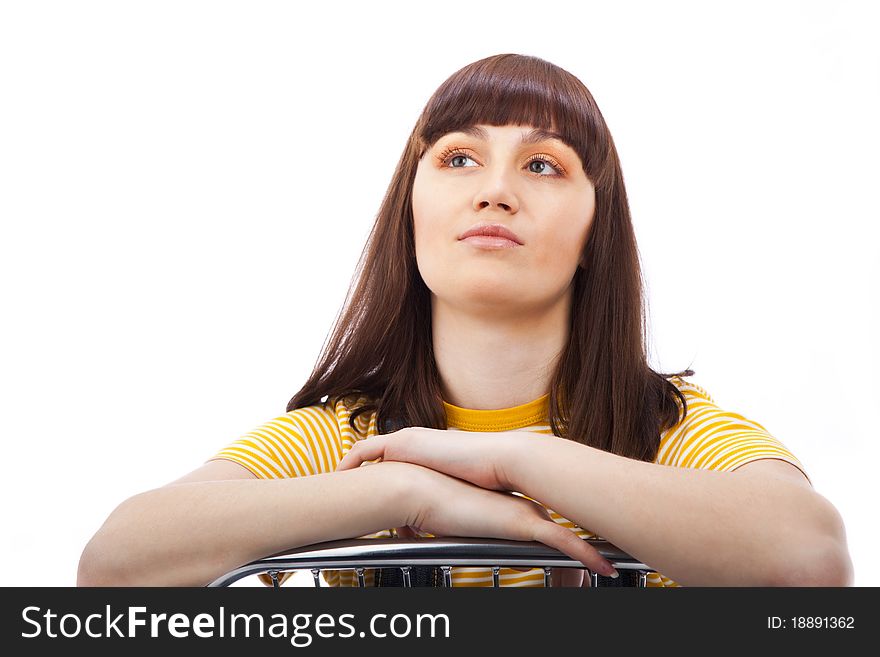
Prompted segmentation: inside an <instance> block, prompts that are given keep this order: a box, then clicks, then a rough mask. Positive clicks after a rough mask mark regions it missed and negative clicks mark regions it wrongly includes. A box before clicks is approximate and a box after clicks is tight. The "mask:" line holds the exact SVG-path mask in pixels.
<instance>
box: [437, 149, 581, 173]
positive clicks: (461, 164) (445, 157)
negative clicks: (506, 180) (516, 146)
mask: <svg viewBox="0 0 880 657" xmlns="http://www.w3.org/2000/svg"><path fill="white" fill-rule="evenodd" d="M438 159H439V160H440V163H441V164H442V165H443V166H449V167H451V168H453V169H465V168H467V167H468V166H475V165H476V162H475V161H474V159H473V158H472V157H471V156H470V155H466V154H465V153H463V152H461V151H460V150H457V149H448V150H446V151H444V152H443V153H442V154H441V155H440V157H439V158H438ZM468 160H470V161H471V162H473V163H474V164H471V165H468V164H466V162H467V161H468ZM536 163H538V164H537V165H536ZM526 167H527V168H528V170H529V171H530V172H531V173H534V174H537V175H538V176H539V177H546V178H550V177H557V176H562V175H563V174H564V170H563V169H562V167H561V166H560V165H558V164H556V163H555V162H553V161H551V160H550V159H549V158H547V157H545V156H543V155H536V156H534V157H533V158H532V159H530V160H529V161H528V163H527V164H526Z"/></svg>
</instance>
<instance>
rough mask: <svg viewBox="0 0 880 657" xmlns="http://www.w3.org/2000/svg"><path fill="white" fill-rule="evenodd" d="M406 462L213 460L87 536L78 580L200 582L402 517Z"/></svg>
mask: <svg viewBox="0 0 880 657" xmlns="http://www.w3.org/2000/svg"><path fill="white" fill-rule="evenodd" d="M407 469H408V464H404V463H393V462H388V463H376V464H373V465H371V466H370V467H363V468H357V469H354V470H346V471H342V472H332V473H326V474H318V475H311V476H307V477H295V478H291V479H269V480H266V479H257V478H256V477H255V476H254V475H253V474H252V473H251V472H250V471H248V470H247V469H246V468H244V467H242V466H240V465H238V464H237V463H234V462H232V461H226V460H216V461H209V462H208V463H206V464H205V465H203V466H202V467H201V468H199V469H197V470H195V471H193V472H191V473H190V474H188V475H186V476H184V477H182V478H181V479H178V480H177V481H174V482H172V483H170V484H168V485H166V486H163V487H161V488H156V489H154V490H150V491H147V492H144V493H140V494H138V495H135V496H133V497H130V498H129V499H127V500H125V501H124V502H123V503H122V504H120V505H119V506H118V507H117V508H116V509H115V510H114V511H113V512H112V513H111V514H110V516H109V517H108V518H107V520H106V521H105V522H104V524H103V526H102V527H101V528H100V529H99V530H98V532H97V533H96V534H95V535H94V536H93V537H92V539H91V540H90V541H89V543H88V544H87V545H86V547H85V549H84V551H83V554H82V556H81V558H80V562H79V569H78V572H77V585H78V586H204V585H207V584H208V583H209V582H211V581H213V580H214V579H216V578H217V577H219V576H220V575H223V574H224V573H226V572H229V571H230V570H232V569H233V568H236V567H237V566H240V565H242V564H245V563H248V562H250V561H253V560H255V559H259V558H261V557H264V556H266V555H269V554H275V553H277V552H281V551H283V550H288V549H292V548H296V547H300V546H303V545H310V544H312V543H320V542H323V541H330V540H337V539H343V538H356V537H359V536H363V535H365V534H370V533H373V532H376V531H378V530H379V529H381V528H387V527H399V526H402V525H406V524H407V522H408V519H409V518H410V517H411V514H412V509H409V508H408V507H407V505H406V503H405V500H407V499H409V498H410V495H409V494H408V493H409V491H408V489H407V486H408V484H407V483H406V482H407V480H408V477H407ZM410 474H411V473H410ZM365 491H369V494H364V492H365Z"/></svg>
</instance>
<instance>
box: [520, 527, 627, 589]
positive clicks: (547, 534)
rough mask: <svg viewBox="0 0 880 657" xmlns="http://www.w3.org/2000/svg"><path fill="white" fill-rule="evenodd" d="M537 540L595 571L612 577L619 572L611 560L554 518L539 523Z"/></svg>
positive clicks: (536, 531) (536, 530) (536, 532)
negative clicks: (558, 523)
mask: <svg viewBox="0 0 880 657" xmlns="http://www.w3.org/2000/svg"><path fill="white" fill-rule="evenodd" d="M535 540H537V541H540V542H541V543H544V545H549V546H550V547H552V548H556V549H557V550H559V551H560V552H562V553H564V554H567V555H568V556H569V557H571V558H572V559H575V560H577V561H580V562H581V563H582V564H584V565H585V566H586V567H587V568H589V569H590V570H591V571H593V572H597V573H601V574H602V575H605V576H606V577H611V576H612V575H613V574H614V573H616V572H617V571H616V570H615V569H614V566H613V565H611V562H610V561H608V560H607V559H606V558H605V557H603V556H602V555H601V554H599V551H598V550H596V548H594V547H593V546H592V545H590V544H589V543H587V542H586V541H585V540H583V539H582V538H580V537H579V536H578V535H577V534H575V533H574V532H573V531H571V530H570V529H566V528H565V527H562V526H561V525H557V524H556V523H555V522H553V521H552V520H551V521H549V522H543V521H542V522H539V523H538V525H537V526H536V527H535Z"/></svg>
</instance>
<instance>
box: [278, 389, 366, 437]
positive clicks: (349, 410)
mask: <svg viewBox="0 0 880 657" xmlns="http://www.w3.org/2000/svg"><path fill="white" fill-rule="evenodd" d="M370 401H371V400H370V398H369V397H367V396H366V395H363V394H349V395H340V396H335V397H329V396H327V395H325V396H324V397H322V398H321V401H319V402H318V403H316V404H310V405H308V406H302V407H300V408H295V409H293V410H290V411H288V412H287V413H285V414H284V415H282V416H281V417H280V418H276V420H280V421H285V422H289V423H291V424H292V425H295V426H296V427H297V428H298V429H300V430H301V431H304V432H306V433H314V432H315V431H321V430H324V431H326V430H330V431H332V432H333V433H335V434H337V435H339V436H340V437H343V438H345V437H346V434H349V433H351V434H356V435H359V437H364V436H366V435H373V434H374V433H376V412H375V410H370V409H368V410H365V411H361V412H359V409H360V408H362V407H363V406H365V405H368V404H369V403H370ZM352 437H354V436H352Z"/></svg>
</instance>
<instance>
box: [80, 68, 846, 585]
mask: <svg viewBox="0 0 880 657" xmlns="http://www.w3.org/2000/svg"><path fill="white" fill-rule="evenodd" d="M355 278H356V280H355V283H356V284H355V286H354V291H353V293H351V294H350V295H349V298H348V299H347V301H346V304H345V306H344V309H343V312H342V314H341V315H340V318H339V320H338V321H337V324H336V326H335V327H334V330H333V333H332V335H331V338H330V340H329V342H328V344H327V345H325V349H324V350H323V353H322V355H321V358H320V359H319V361H318V363H317V365H316V367H315V369H314V371H313V372H312V374H311V376H310V377H309V379H308V381H306V383H305V385H303V387H302V389H301V390H300V391H299V392H297V393H296V395H294V397H293V398H292V399H291V400H290V403H289V404H288V406H287V412H286V413H285V414H283V415H280V416H279V417H277V418H275V419H273V420H271V421H269V422H267V423H265V424H264V425H262V426H260V427H258V428H257V429H255V430H254V431H253V432H251V433H249V434H247V435H245V436H243V437H241V439H239V440H237V441H235V442H233V443H232V444H230V445H228V446H227V447H225V448H224V449H222V450H221V451H220V452H218V453H217V454H216V455H215V456H214V457H213V458H211V459H210V460H209V461H208V462H206V463H205V464H204V465H202V467H200V468H198V469H196V470H195V471H193V472H191V473H190V474H188V475H185V476H184V477H182V478H180V479H179V480H177V481H176V482H173V483H172V484H169V485H167V486H164V487H161V488H158V489H155V490H151V491H147V492H145V493H141V494H139V495H135V496H134V497H132V498H130V499H128V500H126V501H124V502H123V503H122V504H121V505H120V506H119V507H118V508H117V509H116V510H114V511H113V513H112V514H111V515H110V517H109V518H108V519H107V521H106V522H105V524H104V525H103V527H101V529H100V530H99V531H98V532H97V534H96V535H95V536H94V538H93V539H92V540H91V541H90V542H89V544H88V545H87V546H86V548H85V551H84V553H83V556H82V559H81V562H80V568H79V583H80V584H84V585H110V584H122V585H138V584H157V585H204V584H206V583H208V582H210V581H211V580H213V579H214V578H216V577H218V576H219V575H221V574H223V573H225V572H227V571H229V570H231V569H232V568H234V567H236V566H238V565H240V564H242V563H245V562H248V561H251V560H253V559H256V558H259V557H262V556H265V555H267V554H272V553H276V552H279V551H282V550H285V549H290V548H294V547H298V546H302V545H307V544H312V543H318V542H322V541H328V540H334V539H342V538H353V537H378V536H392V535H394V534H395V533H396V534H398V535H406V536H411V535H413V534H414V533H420V534H422V535H434V536H482V537H495V538H506V539H515V540H537V541H541V542H543V543H545V544H547V545H549V546H552V547H555V548H557V549H559V550H561V551H563V552H565V553H566V554H568V555H570V556H571V557H573V558H575V559H577V560H579V561H581V562H582V563H583V564H584V566H585V567H587V568H589V569H591V570H594V571H597V572H598V573H600V574H602V575H612V574H613V572H612V569H611V564H609V563H608V562H607V561H605V560H604V559H603V558H602V557H601V556H600V555H599V554H598V553H597V552H596V551H595V550H594V549H593V548H591V547H590V546H589V544H588V543H587V542H586V541H584V540H582V539H583V538H587V537H591V536H601V537H602V538H605V539H606V540H608V541H611V542H612V543H613V544H615V545H617V546H618V547H620V548H621V549H623V550H625V551H626V552H628V553H630V554H632V555H633V556H635V557H637V558H638V559H640V560H641V561H642V562H644V563H647V564H650V565H651V567H652V568H655V569H656V570H657V572H654V573H651V574H650V576H649V578H648V585H649V586H678V585H683V586H690V585H705V586H731V585H759V586H762V585H808V586H814V585H833V586H840V585H849V584H851V581H852V564H851V561H850V558H849V554H848V551H847V546H846V537H845V529H844V525H843V522H842V520H841V517H840V515H839V514H838V512H837V511H836V510H835V508H834V507H833V506H832V505H831V504H830V503H829V502H828V500H826V499H825V498H824V497H822V496H821V495H819V494H818V493H816V492H815V491H814V490H813V488H812V485H811V483H810V482H809V480H808V478H807V476H806V474H805V471H804V468H803V466H802V464H801V463H800V462H799V461H798V459H797V458H796V457H795V456H794V455H793V454H792V453H791V452H790V451H789V450H788V449H786V447H785V446H784V445H783V444H782V443H781V442H780V441H779V440H777V439H776V438H774V437H773V436H771V435H770V434H769V432H767V431H766V429H765V428H764V427H763V426H761V425H760V424H758V423H757V422H754V421H751V420H749V419H746V418H745V417H743V416H741V415H739V414H736V413H732V412H726V411H724V410H722V409H721V408H719V407H718V406H717V405H716V404H715V402H714V400H713V399H712V397H711V395H709V393H708V392H707V391H706V390H704V389H703V388H702V387H700V386H699V385H697V384H695V383H692V382H689V381H686V380H685V379H684V378H683V377H685V376H689V375H692V374H693V372H692V371H691V370H686V371H684V372H679V373H678V374H669V375H667V374H659V373H657V372H654V371H653V370H652V369H651V368H650V367H649V366H648V364H647V355H646V350H645V335H646V327H645V323H644V313H643V299H642V285H641V270H640V266H639V259H638V249H637V246H636V240H635V236H634V232H633V227H632V223H631V219H630V213H629V207H628V203H627V196H626V191H625V188H624V184H623V175H622V172H621V168H620V163H619V160H618V156H617V152H616V149H615V146H614V142H613V140H612V138H611V134H610V132H609V130H608V127H607V125H606V124H605V121H604V119H603V117H602V114H601V113H600V111H599V109H598V107H597V105H596V103H595V101H594V99H593V97H592V95H591V94H590V92H589V91H588V90H587V88H586V87H585V86H584V85H583V83H582V82H581V81H580V80H578V79H577V78H576V77H574V76H573V75H571V74H570V73H568V72H567V71H565V70H563V69H561V68H559V67H557V66H555V65H553V64H551V63H549V62H546V61H544V60H542V59H539V58H536V57H529V56H522V55H515V54H504V55H496V56H493V57H488V58H485V59H483V60H480V61H477V62H474V63H473V64H470V65H468V66H466V67H464V68H462V69H461V70H459V71H457V72H456V73H454V74H453V75H452V76H451V77H450V78H449V79H447V80H446V81H445V82H444V83H443V84H442V85H441V86H440V87H439V88H438V89H437V91H436V92H435V93H434V95H433V96H432V97H431V98H430V100H429V101H428V103H427V105H426V107H425V109H424V111H423V112H422V115H421V116H420V118H419V119H418V121H417V123H416V126H415V128H414V129H413V131H412V133H411V135H410V138H409V140H408V142H407V144H406V147H405V149H404V152H403V155H402V157H401V159H400V162H399V164H398V167H397V170H396V172H395V174H394V178H393V181H392V183H391V185H390V187H389V189H388V192H387V194H386V196H385V199H384V201H383V204H382V207H381V209H380V211H379V214H378V217H377V220H376V222H375V225H374V227H373V230H372V233H371V234H370V237H369V239H368V242H367V245H366V248H365V251H364V254H363V257H362V260H361V262H360V264H359V267H358V272H357V274H356V277H355ZM364 463H367V465H366V466H365V467H358V466H360V465H362V464H364ZM560 570H561V571H562V572H560V573H554V578H555V580H556V582H557V583H561V584H563V585H575V586H577V585H588V582H589V578H588V577H587V578H585V577H583V571H576V570H571V569H560ZM563 574H564V575H565V576H564V577H563ZM325 575H326V576H327V580H328V583H329V584H330V585H333V586H340V585H341V586H351V585H354V583H355V579H354V577H353V573H351V572H350V571H336V572H331V573H325ZM375 580H376V573H375V571H373V570H368V571H367V584H368V585H372V584H374V583H375ZM491 583H492V577H491V571H490V569H488V568H455V569H454V570H453V585H454V586H491ZM501 584H502V586H542V585H543V571H541V570H539V569H535V570H533V571H528V570H527V571H525V572H520V571H517V570H513V569H503V570H502V573H501Z"/></svg>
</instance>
